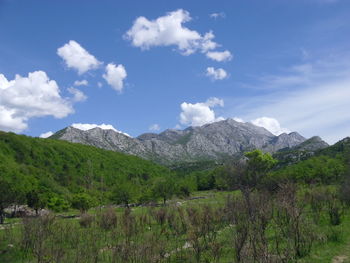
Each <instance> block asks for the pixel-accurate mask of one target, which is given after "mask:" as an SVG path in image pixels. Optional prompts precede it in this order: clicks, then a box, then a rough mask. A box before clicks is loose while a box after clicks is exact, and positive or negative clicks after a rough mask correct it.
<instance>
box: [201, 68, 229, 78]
mask: <svg viewBox="0 0 350 263" xmlns="http://www.w3.org/2000/svg"><path fill="white" fill-rule="evenodd" d="M206 75H207V76H208V77H210V78H211V79H212V80H222V79H226V78H227V77H228V74H227V72H226V71H225V70H224V69H222V68H218V69H215V68H213V67H208V68H207V73H206Z"/></svg>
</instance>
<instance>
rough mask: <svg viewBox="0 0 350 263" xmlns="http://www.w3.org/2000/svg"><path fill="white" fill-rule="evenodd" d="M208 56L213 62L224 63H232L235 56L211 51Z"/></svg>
mask: <svg viewBox="0 0 350 263" xmlns="http://www.w3.org/2000/svg"><path fill="white" fill-rule="evenodd" d="M206 56H207V57H208V58H210V59H212V60H215V61H218V62H223V61H230V60H231V59H232V58H233V56H232V54H231V52H230V51H228V50H225V51H209V52H207V54H206Z"/></svg>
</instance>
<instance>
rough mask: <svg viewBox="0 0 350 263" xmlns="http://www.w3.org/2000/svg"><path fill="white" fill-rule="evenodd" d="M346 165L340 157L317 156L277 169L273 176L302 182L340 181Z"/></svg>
mask: <svg viewBox="0 0 350 263" xmlns="http://www.w3.org/2000/svg"><path fill="white" fill-rule="evenodd" d="M345 171H346V167H345V165H344V162H343V161H342V160H341V159H339V158H331V157H328V156H315V157H312V158H310V159H308V160H305V161H302V162H299V163H297V164H294V165H291V166H287V167H285V168H283V169H281V170H278V171H275V172H273V173H272V174H271V176H272V177H273V176H277V177H285V178H288V179H290V180H293V181H295V182H300V183H306V184H310V183H322V184H331V183H336V182H340V179H341V177H342V175H343V174H344V172H345Z"/></svg>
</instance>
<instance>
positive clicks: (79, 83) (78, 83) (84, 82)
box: [74, 79, 89, 86]
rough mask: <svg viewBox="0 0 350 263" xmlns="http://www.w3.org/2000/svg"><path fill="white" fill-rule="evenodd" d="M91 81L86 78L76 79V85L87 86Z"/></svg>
mask: <svg viewBox="0 0 350 263" xmlns="http://www.w3.org/2000/svg"><path fill="white" fill-rule="evenodd" d="M87 85H89V82H88V81H87V80H86V79H83V80H76V81H74V86H87Z"/></svg>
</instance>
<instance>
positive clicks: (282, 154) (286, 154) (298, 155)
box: [273, 136, 329, 167]
mask: <svg viewBox="0 0 350 263" xmlns="http://www.w3.org/2000/svg"><path fill="white" fill-rule="evenodd" d="M327 147H329V145H328V143H326V142H325V141H323V140H322V139H321V138H320V137H318V136H314V137H311V138H310V139H308V140H306V141H304V142H302V143H300V144H298V145H296V146H294V147H291V148H284V149H281V150H279V151H277V152H275V153H274V154H273V156H274V157H275V158H276V159H277V160H278V161H279V162H278V167H282V166H286V165H291V164H294V163H298V162H299V161H302V160H306V159H308V158H310V157H312V156H314V155H315V154H318V153H319V152H320V150H322V149H325V148H327Z"/></svg>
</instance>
